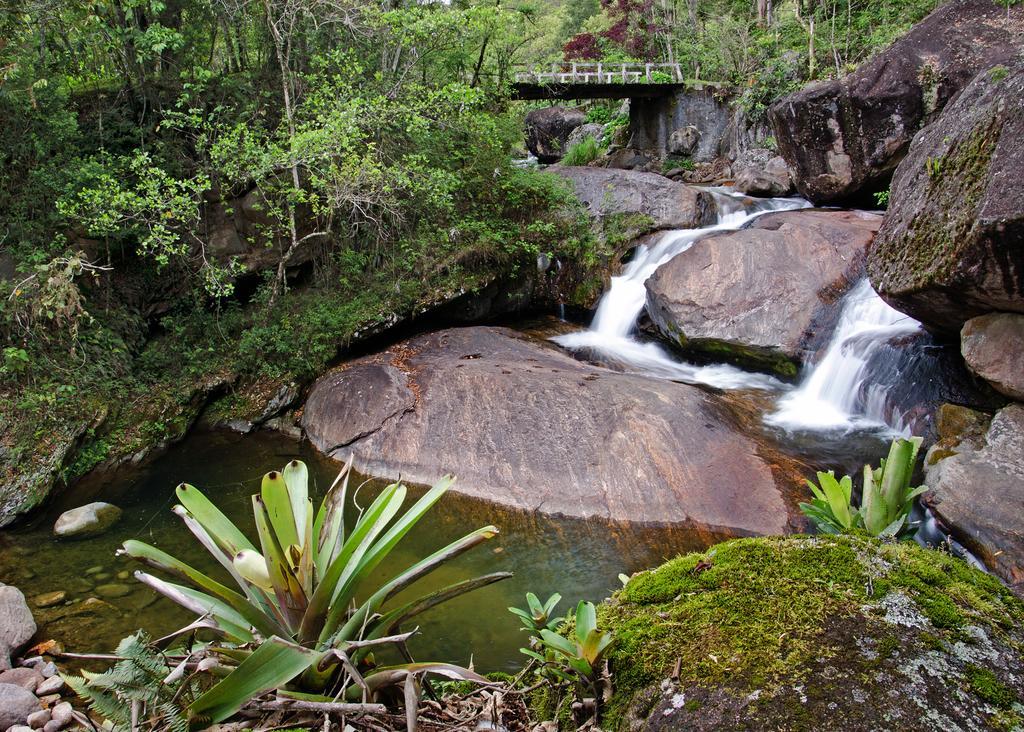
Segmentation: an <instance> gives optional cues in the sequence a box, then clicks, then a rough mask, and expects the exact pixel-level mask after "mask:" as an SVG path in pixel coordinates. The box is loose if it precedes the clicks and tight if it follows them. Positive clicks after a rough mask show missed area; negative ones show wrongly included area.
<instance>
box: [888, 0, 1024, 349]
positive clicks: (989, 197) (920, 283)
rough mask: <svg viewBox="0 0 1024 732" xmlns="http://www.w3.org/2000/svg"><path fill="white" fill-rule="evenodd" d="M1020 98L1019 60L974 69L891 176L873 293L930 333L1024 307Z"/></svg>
mask: <svg viewBox="0 0 1024 732" xmlns="http://www.w3.org/2000/svg"><path fill="white" fill-rule="evenodd" d="M1017 10H1018V17H1019V18H1020V21H1021V23H1022V25H1024V6H1018V8H1017ZM1022 98H1024V63H1019V64H1017V65H1016V66H1013V67H1011V68H1002V69H993V70H991V71H984V72H982V73H980V74H978V76H977V77H975V79H974V80H973V81H972V82H971V83H970V84H969V85H968V86H967V88H965V89H964V90H963V92H961V94H960V96H958V97H957V98H956V100H955V101H953V102H952V103H951V104H950V105H949V106H948V107H947V108H946V110H945V111H944V112H943V113H942V116H941V117H939V119H938V120H937V121H936V122H934V123H933V124H931V125H929V126H928V127H926V128H925V129H924V130H922V131H921V132H920V133H919V134H918V135H917V136H916V137H915V138H914V142H913V144H912V145H911V146H910V151H909V152H908V153H907V156H906V158H905V159H904V160H903V162H902V163H900V166H899V168H898V169H897V170H896V175H895V176H894V177H893V181H892V193H891V196H890V204H889V210H888V211H886V215H885V221H884V223H883V224H882V228H881V230H880V231H879V232H878V237H877V239H876V240H875V243H874V245H873V246H872V248H871V252H870V254H869V255H868V273H869V274H870V276H871V283H872V284H873V285H874V287H875V289H876V290H877V291H878V294H880V295H881V296H882V297H883V298H885V299H886V300H887V301H888V302H889V303H891V304H892V305H893V307H895V308H897V309H898V310H901V311H902V312H905V313H907V314H908V315H912V316H913V317H914V318H916V319H917V320H920V321H921V322H922V323H924V324H925V325H926V326H928V327H929V328H930V329H932V330H937V331H943V332H945V333H947V334H948V335H950V336H952V335H954V334H956V333H959V331H960V329H961V328H962V327H963V324H964V323H965V322H966V321H967V320H969V319H970V318H972V317H975V316H977V315H984V314H986V313H989V312H992V311H1002V312H1017V313H1024V197H1022V196H1019V195H1017V194H1016V193H1015V191H1016V189H1017V187H1018V185H1019V183H1020V180H1021V178H1020V175H1021V170H1022V169H1024V104H1022V103H1021V100H1022Z"/></svg>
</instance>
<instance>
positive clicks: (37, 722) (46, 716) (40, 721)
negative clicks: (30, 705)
mask: <svg viewBox="0 0 1024 732" xmlns="http://www.w3.org/2000/svg"><path fill="white" fill-rule="evenodd" d="M49 721H50V710H49V709H40V710H39V711H38V712H32V714H30V715H28V726H29V727H31V728H32V729H42V728H43V727H44V726H45V725H46V723H47V722H49Z"/></svg>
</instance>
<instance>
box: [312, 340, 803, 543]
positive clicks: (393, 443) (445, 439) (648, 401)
mask: <svg viewBox="0 0 1024 732" xmlns="http://www.w3.org/2000/svg"><path fill="white" fill-rule="evenodd" d="M360 415H363V416H360ZM730 419H731V417H730V415H729V413H728V409H727V407H726V405H725V404H724V402H722V401H720V400H719V399H718V398H717V397H715V396H714V395H711V394H708V393H706V392H705V391H702V390H701V389H698V388H696V387H692V386H688V385H684V384H676V383H672V382H668V381H663V380H656V379H649V378H645V377H641V376H635V375H629V374H623V373H617V372H613V371H608V370H605V369H602V368H598V367H596V366H591V365H589V364H585V363H582V362H580V361H576V360H575V359H573V358H571V357H570V356H568V355H566V354H564V353H562V352H561V351H558V350H556V349H555V348H554V347H548V346H545V345H540V344H537V343H533V342H530V341H528V340H526V339H525V338H524V337H523V336H521V335H519V334H516V333H515V332H513V331H510V330H507V329H503V328H482V327H476V328H464V329H454V330H445V331H439V332H436V333H431V334H429V335H424V336H419V337H417V338H413V339H411V340H409V341H405V342H403V343H400V344H398V345H396V346H394V347H392V348H390V349H388V350H387V351H385V352H383V353H380V354H377V355H374V356H369V357H366V358H362V359H358V360H355V361H352V362H350V363H348V364H345V365H343V366H342V367H341V368H340V369H339V370H337V371H335V372H332V373H330V374H328V375H326V376H324V377H322V378H321V379H320V380H319V381H318V382H317V383H316V384H315V385H314V387H313V389H312V391H311V393H310V395H309V398H308V400H307V402H306V406H305V409H304V412H303V417H302V426H303V428H304V430H305V432H306V435H307V437H309V439H310V440H311V441H312V442H313V444H314V445H315V446H316V447H317V448H318V449H319V450H321V451H322V452H324V453H328V454H331V455H333V456H336V457H338V458H347V457H348V456H350V455H353V456H354V457H355V465H356V468H357V469H358V470H360V471H362V472H365V473H367V474H369V475H375V476H380V477H386V478H396V477H398V476H399V475H400V476H402V478H404V479H406V480H408V481H410V482H414V483H425V484H429V483H433V482H434V481H436V480H438V479H439V478H440V477H441V476H442V475H444V474H445V473H448V472H451V473H454V474H455V475H456V476H457V477H458V481H457V483H456V486H455V489H456V490H458V491H461V492H463V493H466V494H469V495H472V496H475V497H479V498H484V499H487V500H491V501H495V502H498V503H502V504H505V505H509V506H514V507H517V508H524V509H529V510H536V511H541V512H544V513H550V514H564V515H568V516H579V517H603V518H609V519H621V520H629V521H638V522H647V523H658V524H664V523H678V524H681V525H692V526H693V527H694V529H695V530H698V531H699V530H700V529H701V528H708V529H712V528H713V529H715V530H716V531H718V530H721V531H722V532H724V533H727V534H732V535H737V534H740V535H742V534H765V533H780V532H787V531H790V530H791V529H792V528H793V527H794V526H795V525H797V524H794V523H793V522H798V523H799V522H800V519H799V518H797V517H795V516H794V509H795V502H796V498H797V496H796V495H795V494H799V493H802V491H801V489H800V485H801V483H800V466H799V465H798V464H796V463H795V462H794V461H792V460H788V459H786V458H783V457H781V456H779V455H777V454H775V453H774V452H773V451H772V449H771V448H770V447H768V446H766V445H764V444H759V443H758V442H757V441H756V440H755V439H752V438H750V437H746V436H744V435H742V434H741V433H740V432H739V431H738V430H737V429H736V428H735V426H734V425H732V424H731V423H730Z"/></svg>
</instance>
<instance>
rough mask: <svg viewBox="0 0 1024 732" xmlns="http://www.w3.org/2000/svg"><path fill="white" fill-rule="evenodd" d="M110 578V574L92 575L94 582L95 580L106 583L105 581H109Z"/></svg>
mask: <svg viewBox="0 0 1024 732" xmlns="http://www.w3.org/2000/svg"><path fill="white" fill-rule="evenodd" d="M111 577H113V575H112V574H110V572H100V573H98V574H94V575H93V576H92V578H93V579H94V580H96V581H97V582H106V581H107V580H108V579H110V578H111Z"/></svg>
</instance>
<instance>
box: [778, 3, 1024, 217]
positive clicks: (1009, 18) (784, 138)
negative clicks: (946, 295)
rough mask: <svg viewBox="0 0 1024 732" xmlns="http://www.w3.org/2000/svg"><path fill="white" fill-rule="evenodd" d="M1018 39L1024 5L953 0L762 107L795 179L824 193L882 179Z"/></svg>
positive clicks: (821, 197) (837, 193)
mask: <svg viewBox="0 0 1024 732" xmlns="http://www.w3.org/2000/svg"><path fill="white" fill-rule="evenodd" d="M1022 45H1024V8H1021V7H1014V8H1011V9H1010V11H1009V12H1007V10H1006V7H1005V6H1003V5H1001V4H999V3H997V2H993V0H952V2H947V3H945V4H943V5H941V6H940V7H939V8H938V9H937V10H935V11H934V12H932V13H931V15H929V16H928V17H927V18H925V19H924V20H923V21H921V22H920V23H918V24H917V25H915V26H914V27H913V29H911V31H910V32H909V33H907V35H905V36H904V37H903V38H901V39H899V40H898V41H896V42H895V43H893V44H892V46H890V47H889V48H888V49H886V50H885V51H883V52H882V53H879V54H878V55H877V56H875V57H873V58H872V59H871V60H869V61H867V62H866V63H864V64H862V65H861V66H859V67H858V68H857V70H856V71H854V72H853V73H852V74H850V75H849V76H847V77H845V78H843V79H840V80H835V81H823V82H818V83H815V84H811V85H810V86H807V87H805V88H804V89H801V90H800V91H798V92H795V93H793V94H790V95H789V96H787V97H783V98H782V99H781V100H779V101H778V102H777V103H775V104H774V105H773V106H772V107H771V109H770V110H769V116H770V118H771V122H772V126H773V127H774V129H775V137H776V139H777V140H778V145H779V151H780V153H781V154H782V156H783V157H784V158H785V159H786V162H788V163H789V164H790V165H791V166H792V167H793V169H794V171H795V175H796V185H797V188H798V189H799V190H800V192H801V193H802V194H803V195H805V196H806V197H807V198H809V199H811V200H812V201H814V202H816V203H824V202H831V201H839V200H842V199H845V198H849V197H851V196H853V195H855V194H857V193H860V192H863V191H868V192H870V191H871V190H872V189H873V188H878V187H884V183H885V180H886V179H887V178H888V177H889V175H890V174H891V173H892V171H893V170H894V169H895V168H896V166H897V165H898V164H899V162H900V160H901V159H902V158H903V156H904V155H905V154H906V152H907V148H908V146H909V144H910V141H911V139H912V138H913V136H914V134H915V133H916V132H917V131H918V130H919V129H921V127H922V126H923V125H925V124H928V123H929V122H931V121H932V120H933V119H935V116H936V114H937V113H938V112H939V111H941V110H942V108H943V107H944V106H945V105H946V104H947V102H948V101H949V100H950V99H952V98H953V97H954V96H955V95H956V93H957V92H959V91H960V90H961V89H963V87H964V86H966V85H967V83H968V82H969V81H970V80H971V78H972V77H974V75H975V74H977V73H978V72H980V71H982V70H985V69H988V68H990V67H992V66H994V65H996V64H1000V63H1009V62H1011V61H1012V60H1013V59H1014V57H1015V56H1016V55H1017V54H1018V52H1019V51H1020V48H1021V47H1022ZM892 200H893V201H895V202H898V201H899V197H898V196H897V195H896V192H895V191H894V192H893V196H892Z"/></svg>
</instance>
